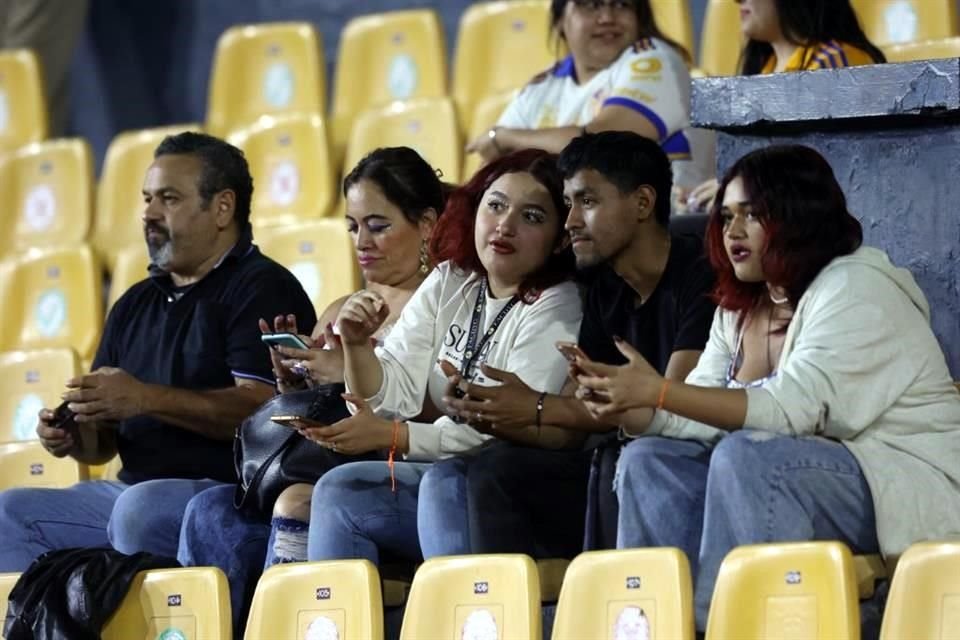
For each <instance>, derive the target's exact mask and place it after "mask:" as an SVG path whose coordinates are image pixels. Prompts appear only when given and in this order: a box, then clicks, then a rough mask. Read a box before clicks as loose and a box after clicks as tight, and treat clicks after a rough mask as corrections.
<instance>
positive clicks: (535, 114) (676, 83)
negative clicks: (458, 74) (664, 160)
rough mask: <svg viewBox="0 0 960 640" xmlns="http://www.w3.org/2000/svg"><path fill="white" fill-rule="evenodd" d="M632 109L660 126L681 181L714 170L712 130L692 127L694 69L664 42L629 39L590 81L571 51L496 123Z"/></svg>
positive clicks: (531, 123)
mask: <svg viewBox="0 0 960 640" xmlns="http://www.w3.org/2000/svg"><path fill="white" fill-rule="evenodd" d="M612 105H616V106H619V107H626V108H628V109H633V110H634V111H636V112H637V113H640V114H641V115H643V116H644V117H645V118H646V119H647V120H649V121H650V122H651V123H652V124H653V126H654V127H656V129H657V132H658V134H659V138H660V139H659V142H660V144H661V146H662V147H663V150H664V151H666V153H667V155H668V156H670V158H671V160H674V161H675V162H674V169H675V174H676V176H675V177H676V182H677V183H678V184H685V186H686V185H695V184H699V181H702V180H704V179H706V178H708V177H712V176H713V174H714V166H713V165H714V157H713V135H712V133H711V132H707V131H701V130H697V129H691V128H690V72H689V70H688V69H687V65H686V63H685V62H684V60H683V58H682V57H681V56H680V54H679V53H678V52H677V51H676V50H675V49H674V48H673V47H671V46H670V45H668V44H667V43H666V42H664V41H662V40H659V39H654V38H645V39H643V40H640V41H639V42H637V43H635V44H633V45H631V46H630V47H628V48H627V49H625V50H624V52H623V53H622V54H621V55H620V57H619V58H617V59H616V60H615V61H614V62H613V63H612V64H611V65H610V66H609V67H607V68H606V69H604V70H603V71H601V72H600V73H598V74H596V75H595V76H594V77H593V78H591V79H590V81H589V82H587V83H585V84H582V85H581V84H580V83H578V82H577V79H576V70H575V67H574V63H573V57H572V56H568V57H567V58H564V59H563V60H561V61H560V62H558V63H557V64H556V65H554V67H553V68H551V69H549V70H548V71H546V72H544V73H541V74H540V75H538V76H536V77H535V78H533V80H531V82H530V83H529V84H528V85H527V86H526V87H525V88H524V89H523V90H522V91H521V92H520V94H519V95H518V96H517V97H516V98H515V99H514V100H513V101H512V102H511V103H510V104H509V105H507V108H506V110H505V111H504V113H503V115H502V116H501V117H500V120H499V121H498V122H497V125H498V126H503V127H512V128H521V129H544V128H549V127H562V126H570V125H581V126H582V125H586V124H587V123H589V122H590V121H592V120H593V119H594V118H596V117H597V115H598V114H599V113H600V111H601V110H602V109H603V108H604V107H607V106H612Z"/></svg>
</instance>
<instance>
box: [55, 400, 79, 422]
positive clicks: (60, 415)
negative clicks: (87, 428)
mask: <svg viewBox="0 0 960 640" xmlns="http://www.w3.org/2000/svg"><path fill="white" fill-rule="evenodd" d="M67 404H69V403H68V402H67V401H64V402H61V403H60V406H59V407H57V408H56V409H54V410H53V425H52V426H53V428H55V429H70V428H71V427H74V426H76V424H77V423H76V421H75V420H74V417H75V416H76V415H77V414H76V413H74V412H73V411H70V409H68V408H67Z"/></svg>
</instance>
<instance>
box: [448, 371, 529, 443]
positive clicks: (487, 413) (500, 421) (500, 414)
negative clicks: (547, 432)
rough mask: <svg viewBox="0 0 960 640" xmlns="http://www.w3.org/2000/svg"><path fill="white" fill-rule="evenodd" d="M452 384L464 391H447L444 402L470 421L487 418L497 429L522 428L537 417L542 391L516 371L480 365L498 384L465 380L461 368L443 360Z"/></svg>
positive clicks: (457, 414)
mask: <svg viewBox="0 0 960 640" xmlns="http://www.w3.org/2000/svg"><path fill="white" fill-rule="evenodd" d="M440 366H441V368H442V369H443V371H444V373H446V374H447V378H448V380H450V383H451V385H452V386H455V387H456V388H457V389H459V390H460V392H461V393H462V397H456V395H460V394H456V395H454V394H447V395H446V396H445V397H444V399H443V400H444V403H445V404H446V405H447V410H448V411H449V413H450V414H451V415H456V416H459V417H461V418H463V419H465V420H468V421H469V422H470V423H471V424H474V423H480V422H486V423H489V424H490V425H491V426H492V427H493V428H494V429H522V428H524V427H529V426H531V425H533V424H535V423H536V421H537V398H538V397H539V395H540V394H539V393H538V392H537V391H535V390H533V389H531V388H530V387H529V386H527V385H526V384H525V383H524V382H523V380H521V379H520V378H519V377H518V376H517V375H516V374H515V373H510V372H509V371H503V370H501V369H496V368H494V367H491V366H489V365H487V364H483V365H481V366H480V368H481V371H483V374H484V375H485V376H487V377H488V378H490V379H491V380H496V381H497V382H499V383H500V384H499V385H496V386H489V387H488V386H482V385H478V384H471V383H469V382H467V381H466V380H463V379H462V377H461V376H460V374H459V372H457V371H456V369H454V368H453V365H451V364H450V363H448V362H443V363H441V365H440Z"/></svg>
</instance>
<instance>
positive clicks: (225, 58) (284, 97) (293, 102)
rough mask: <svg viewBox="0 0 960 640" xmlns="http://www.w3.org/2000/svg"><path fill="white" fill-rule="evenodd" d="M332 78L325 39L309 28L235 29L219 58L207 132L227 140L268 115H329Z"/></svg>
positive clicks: (301, 24) (223, 43) (223, 41)
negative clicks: (328, 81)
mask: <svg viewBox="0 0 960 640" xmlns="http://www.w3.org/2000/svg"><path fill="white" fill-rule="evenodd" d="M326 74H327V71H326V66H325V63H324V57H323V43H322V41H321V39H320V34H319V33H317V30H316V29H315V28H314V27H313V25H311V24H310V23H308V22H277V23H268V24H256V25H243V26H237V27H232V28H230V29H228V30H227V31H225V32H224V34H223V35H222V36H220V40H218V41H217V50H216V53H215V54H214V57H213V69H212V71H211V77H210V95H209V97H208V100H207V129H208V130H209V131H210V132H211V133H212V134H214V135H217V136H225V135H227V134H228V133H229V132H231V131H234V130H236V129H239V128H241V127H246V126H249V125H251V124H253V123H254V122H256V121H257V119H258V118H260V116H263V115H268V114H277V113H296V112H299V113H323V112H324V110H325V109H326ZM362 81H363V80H359V79H358V82H362Z"/></svg>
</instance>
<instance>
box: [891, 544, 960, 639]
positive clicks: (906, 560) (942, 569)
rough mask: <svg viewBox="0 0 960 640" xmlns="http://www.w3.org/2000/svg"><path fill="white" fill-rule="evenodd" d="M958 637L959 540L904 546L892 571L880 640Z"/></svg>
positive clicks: (959, 616)
mask: <svg viewBox="0 0 960 640" xmlns="http://www.w3.org/2000/svg"><path fill="white" fill-rule="evenodd" d="M901 638H930V639H931V640H933V639H935V640H949V639H956V638H960V541H957V540H953V541H950V542H922V543H917V544H915V545H913V546H911V547H910V548H909V549H907V550H906V551H905V552H904V554H903V555H902V556H900V561H899V562H898V563H897V569H896V571H895V572H894V574H893V581H892V582H891V583H890V593H889V595H888V596H887V605H886V609H885V610H884V613H883V625H882V626H881V627H880V640H900V639H901Z"/></svg>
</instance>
